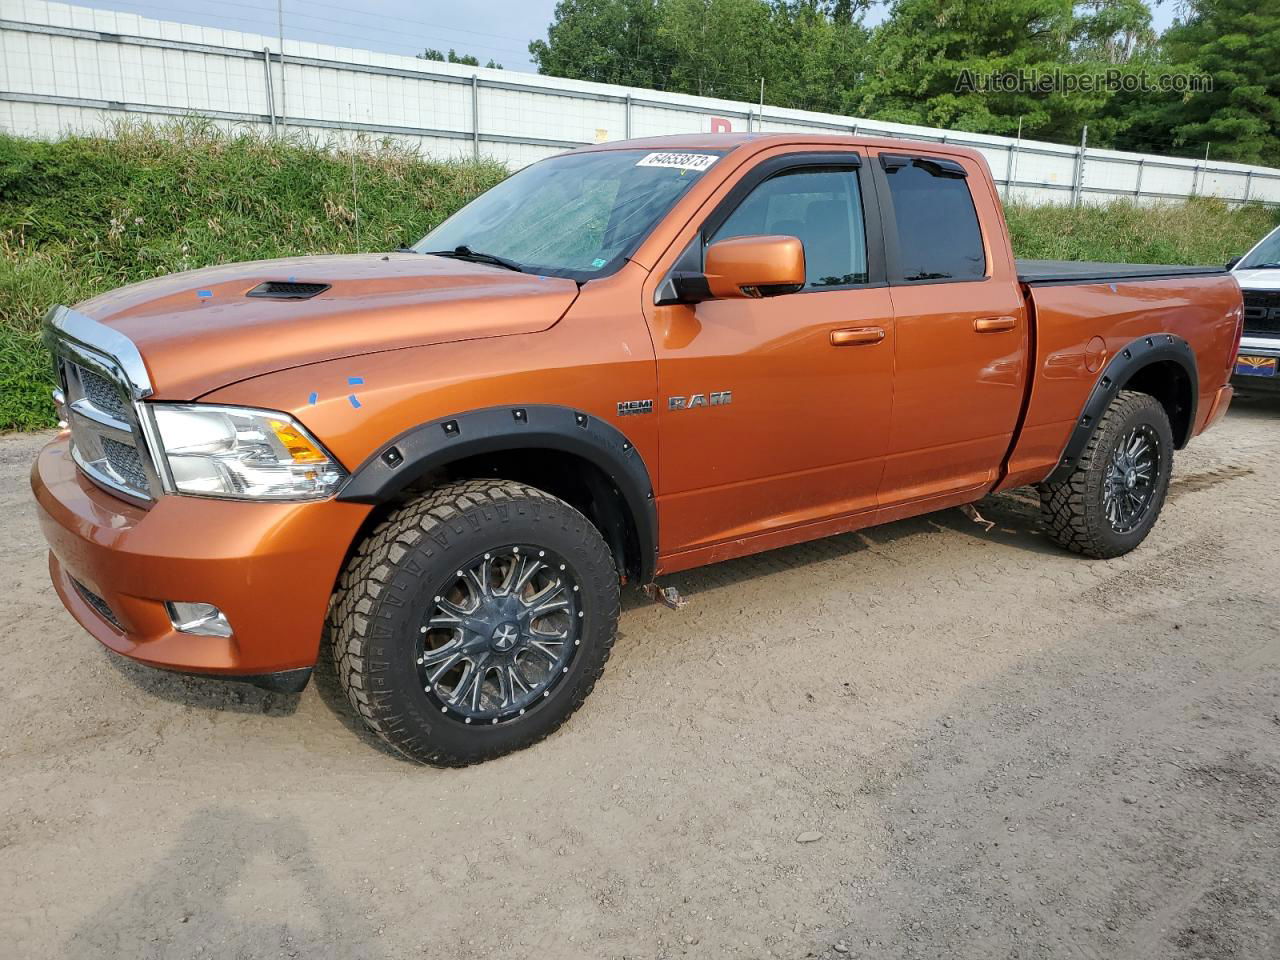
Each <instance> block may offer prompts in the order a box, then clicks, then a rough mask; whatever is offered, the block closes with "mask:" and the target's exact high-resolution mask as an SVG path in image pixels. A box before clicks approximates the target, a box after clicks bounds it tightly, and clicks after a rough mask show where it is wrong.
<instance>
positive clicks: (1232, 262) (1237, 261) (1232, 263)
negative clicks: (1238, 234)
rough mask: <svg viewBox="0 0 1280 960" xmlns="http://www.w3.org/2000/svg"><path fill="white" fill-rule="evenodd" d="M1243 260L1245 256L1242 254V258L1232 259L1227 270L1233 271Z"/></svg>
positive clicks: (1228, 262)
mask: <svg viewBox="0 0 1280 960" xmlns="http://www.w3.org/2000/svg"><path fill="white" fill-rule="evenodd" d="M1243 259H1244V255H1243V254H1241V255H1240V256H1236V257H1232V258H1231V259H1230V260H1228V261H1227V269H1228V270H1231V269H1233V268H1234V267H1235V265H1236V264H1237V263H1239V262H1240V261H1241V260H1243Z"/></svg>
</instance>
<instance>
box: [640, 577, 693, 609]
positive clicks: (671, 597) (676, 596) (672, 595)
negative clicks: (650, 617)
mask: <svg viewBox="0 0 1280 960" xmlns="http://www.w3.org/2000/svg"><path fill="white" fill-rule="evenodd" d="M640 592H641V593H643V594H644V595H645V596H646V597H648V598H649V599H650V600H652V601H653V602H654V603H660V604H662V605H663V606H664V607H667V608H668V609H670V610H679V609H680V608H681V607H683V606H684V605H685V604H686V603H688V602H689V601H688V600H686V599H685V598H684V597H682V596H680V591H679V590H677V589H676V588H675V587H660V586H658V585H657V584H656V583H646V584H645V585H644V586H643V587H641V588H640Z"/></svg>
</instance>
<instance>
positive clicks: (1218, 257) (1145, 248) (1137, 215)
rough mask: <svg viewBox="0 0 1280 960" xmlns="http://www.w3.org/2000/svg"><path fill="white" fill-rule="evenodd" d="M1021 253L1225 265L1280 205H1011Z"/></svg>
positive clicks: (1270, 222)
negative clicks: (1274, 206)
mask: <svg viewBox="0 0 1280 960" xmlns="http://www.w3.org/2000/svg"><path fill="white" fill-rule="evenodd" d="M1005 217H1006V218H1007V219H1008V221H1009V235H1010V238H1011V239H1012V241H1013V249H1014V252H1015V253H1016V254H1017V255H1018V256H1019V257H1026V258H1028V259H1031V260H1101V261H1103V262H1111V263H1189V264H1222V263H1226V262H1227V261H1228V260H1230V259H1231V258H1232V257H1233V256H1236V255H1238V254H1242V253H1244V252H1245V251H1246V250H1248V249H1249V248H1250V247H1252V246H1253V245H1254V244H1255V243H1257V242H1258V241H1259V240H1260V239H1262V237H1263V235H1264V234H1266V233H1267V232H1268V231H1270V230H1271V229H1272V228H1274V227H1275V226H1276V225H1277V224H1280V209H1277V208H1273V207H1265V206H1262V205H1261V204H1250V205H1249V206H1246V207H1229V206H1228V205H1227V204H1225V203H1223V202H1222V201H1221V200H1214V199H1212V198H1208V197H1205V198H1200V199H1196V200H1190V201H1188V202H1186V203H1169V204H1161V205H1159V206H1138V205H1136V204H1133V203H1129V202H1128V201H1117V202H1114V203H1108V204H1106V205H1104V206H1082V207H1034V206H1028V205H1025V204H1017V203H1015V204H1010V205H1008V206H1006V207H1005Z"/></svg>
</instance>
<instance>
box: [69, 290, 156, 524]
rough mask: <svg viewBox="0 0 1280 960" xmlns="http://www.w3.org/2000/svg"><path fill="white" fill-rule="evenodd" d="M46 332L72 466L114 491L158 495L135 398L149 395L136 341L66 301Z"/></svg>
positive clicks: (137, 496)
mask: <svg viewBox="0 0 1280 960" xmlns="http://www.w3.org/2000/svg"><path fill="white" fill-rule="evenodd" d="M45 336H46V339H47V341H48V343H49V347H50V349H51V350H52V352H53V355H54V361H55V363H56V366H57V373H58V379H59V380H60V381H61V386H62V394H63V399H62V402H63V403H64V404H65V406H64V408H63V409H61V410H60V413H61V414H62V416H63V418H64V419H65V420H66V421H67V424H68V426H69V427H70V429H71V455H72V457H73V458H74V459H75V461H76V464H77V465H78V466H79V467H80V469H81V470H83V471H84V473H85V474H86V475H87V476H88V477H89V479H90V480H92V481H94V482H95V483H97V484H98V485H99V486H101V487H105V488H106V489H108V490H110V491H112V492H113V493H116V494H119V495H121V496H124V497H126V498H128V499H132V500H136V501H148V500H153V499H155V497H156V495H157V494H158V492H159V490H160V480H159V477H158V475H157V473H156V470H155V466H154V462H153V460H152V458H151V455H150V453H149V451H148V447H147V441H146V437H147V433H146V429H145V423H144V421H145V414H144V413H143V412H142V409H141V405H140V404H139V403H138V402H137V401H138V400H140V399H142V398H143V397H145V396H147V395H149V394H150V393H151V383H150V380H149V378H148V377H147V371H146V366H145V365H144V364H143V363H142V357H141V356H140V355H139V354H138V351H137V348H136V347H135V346H134V345H133V342H132V341H130V340H129V339H127V338H126V337H124V336H122V335H121V334H120V333H118V332H117V331H115V330H112V329H111V328H109V327H106V326H104V325H103V324H100V323H98V322H97V321H95V320H93V319H91V318H89V317H86V316H83V315H82V314H78V313H76V312H75V311H74V310H68V309H67V308H66V307H54V308H53V309H52V310H50V311H49V316H48V317H47V318H46V331H45Z"/></svg>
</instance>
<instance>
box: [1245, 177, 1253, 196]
mask: <svg viewBox="0 0 1280 960" xmlns="http://www.w3.org/2000/svg"><path fill="white" fill-rule="evenodd" d="M1252 192H1253V171H1252V170H1250V171H1249V172H1247V173H1246V174H1245V175H1244V202H1245V203H1248V202H1249V194H1251V193H1252Z"/></svg>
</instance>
